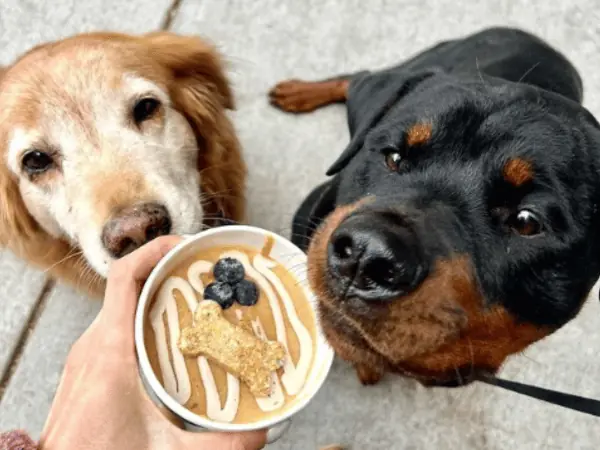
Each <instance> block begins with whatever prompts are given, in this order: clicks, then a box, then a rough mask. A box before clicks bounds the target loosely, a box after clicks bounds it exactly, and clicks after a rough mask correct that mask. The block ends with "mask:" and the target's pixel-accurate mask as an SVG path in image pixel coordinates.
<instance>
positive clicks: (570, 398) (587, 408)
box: [477, 373, 600, 417]
mask: <svg viewBox="0 0 600 450" xmlns="http://www.w3.org/2000/svg"><path fill="white" fill-rule="evenodd" d="M477 380H479V381H481V382H483V383H486V384H489V385H491V386H498V387H501V388H503V389H506V390H509V391H513V392H517V393H519V394H523V395H527V396H528V397H532V398H536V399H538V400H542V401H544V402H548V403H552V404H554V405H558V406H562V407H564V408H569V409H573V410H575V411H579V412H582V413H586V414H590V415H592V416H596V417H600V400H595V399H591V398H586V397H580V396H578V395H572V394H565V393H564V392H558V391H553V390H551V389H544V388H541V387H537V386H531V385H529V384H523V383H518V382H516V381H508V380H503V379H501V378H496V377H495V376H494V375H491V374H488V373H481V374H479V375H478V377H477Z"/></svg>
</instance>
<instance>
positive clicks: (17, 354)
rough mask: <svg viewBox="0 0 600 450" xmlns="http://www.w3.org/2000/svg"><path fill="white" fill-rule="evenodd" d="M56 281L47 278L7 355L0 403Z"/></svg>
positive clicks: (1, 379) (1, 381) (1, 384)
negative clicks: (11, 349)
mask: <svg viewBox="0 0 600 450" xmlns="http://www.w3.org/2000/svg"><path fill="white" fill-rule="evenodd" d="M55 284H56V282H55V280H54V279H52V278H47V279H46V281H45V283H44V286H43V287H42V290H41V291H40V293H39V295H38V297H37V300H36V302H35V304H34V306H33V308H32V309H31V312H30V313H29V317H28V318H27V325H26V326H24V327H23V330H22V331H21V334H20V335H19V338H18V340H17V345H16V346H15V348H14V350H13V352H12V354H11V355H10V357H9V361H10V362H9V364H8V366H7V368H6V370H5V371H4V373H2V377H1V378H0V403H1V402H2V399H3V397H4V394H5V392H6V388H7V387H8V384H9V383H10V381H11V379H12V377H13V375H14V373H15V371H16V370H17V367H18V366H19V362H20V361H21V357H22V356H23V352H24V351H25V348H26V347H27V343H28V342H29V338H30V337H31V335H32V334H33V331H34V330H35V327H36V325H37V323H38V321H39V320H40V317H42V313H43V312H44V309H45V308H46V304H47V303H48V298H49V297H50V293H51V292H52V288H54V286H55Z"/></svg>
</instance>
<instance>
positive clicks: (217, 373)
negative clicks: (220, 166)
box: [135, 225, 334, 443]
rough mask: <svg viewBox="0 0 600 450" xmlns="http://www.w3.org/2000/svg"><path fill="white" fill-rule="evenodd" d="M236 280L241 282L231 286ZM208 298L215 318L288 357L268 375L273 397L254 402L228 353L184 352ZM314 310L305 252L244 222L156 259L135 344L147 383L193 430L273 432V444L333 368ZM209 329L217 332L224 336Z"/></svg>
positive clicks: (161, 402) (188, 241)
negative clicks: (185, 337) (185, 335)
mask: <svg viewBox="0 0 600 450" xmlns="http://www.w3.org/2000/svg"><path fill="white" fill-rule="evenodd" d="M217 263H219V264H217ZM217 266H220V269H222V268H223V267H225V266H227V267H229V268H230V269H231V268H232V267H233V268H235V269H236V270H237V269H239V270H238V271H237V272H235V273H234V272H232V273H234V275H235V276H232V275H231V274H227V273H225V272H224V271H223V270H220V269H219V270H220V271H219V270H215V267H217ZM234 266H235V267H234ZM241 267H243V269H241ZM240 274H241V275H240ZM238 275H240V276H241V277H243V282H242V281H241V279H235V280H234V278H236V277H238ZM228 277H229V279H228ZM232 280H233V281H232ZM236 283H237V284H236ZM242 283H245V287H244V289H241V288H240V287H239V286H240V285H241V284H242ZM211 285H212V286H211ZM217 285H218V286H217ZM225 285H227V286H225ZM248 285H251V286H252V285H253V286H254V287H255V290H254V291H253V289H248V288H247V287H248ZM215 286H216V288H215ZM240 289H241V290H240ZM248 292H251V293H252V292H254V298H251V297H248V295H247V294H248ZM215 293H217V294H218V295H216V294H215ZM231 293H232V295H230V294H231ZM236 293H237V294H236ZM236 295H237V297H236ZM207 301H210V302H211V304H210V308H209V309H211V308H212V309H214V308H215V305H216V304H218V305H219V306H220V307H221V308H222V310H221V311H219V312H218V314H219V315H222V316H223V318H225V319H227V320H228V321H229V322H231V324H232V326H234V327H239V328H240V329H244V330H245V332H248V333H250V334H253V336H252V337H253V338H259V339H260V340H262V341H265V344H269V345H275V344H276V345H277V346H279V347H281V350H282V353H281V354H283V355H284V358H283V359H282V360H281V364H280V365H279V366H280V367H281V368H280V369H278V370H276V371H273V372H272V374H271V375H272V384H271V389H270V390H269V394H268V395H266V396H262V394H261V395H258V396H257V395H256V391H251V390H250V389H249V388H248V383H247V381H248V380H247V376H246V377H240V376H238V375H239V374H236V373H230V372H228V371H227V368H230V369H231V368H235V367H238V365H239V364H231V363H232V362H235V363H237V362H239V361H230V362H229V364H227V361H225V360H223V361H218V358H219V356H220V353H223V354H224V355H225V354H227V353H228V352H227V351H224V352H214V351H213V352H211V354H209V355H202V354H200V355H195V354H194V355H193V356H190V353H189V352H187V353H186V352H182V348H181V347H180V346H181V342H180V341H181V339H180V338H181V336H182V333H184V331H185V330H190V329H194V330H196V331H197V330H198V329H200V328H202V327H200V328H198V325H203V324H202V323H201V324H199V323H198V322H197V320H200V319H199V318H200V317H202V316H201V315H196V316H194V313H195V312H196V310H198V305H199V304H201V303H202V304H203V305H205V303H203V302H207ZM316 306H317V304H316V299H315V298H314V295H313V294H312V292H311V291H310V288H309V287H308V284H307V277H306V255H305V254H304V253H303V252H302V251H301V250H300V249H298V248H297V247H296V246H295V245H293V244H292V243H291V242H289V241H288V240H286V239H284V238H283V237H281V236H278V235H276V234H273V233H270V232H268V231H265V230H262V229H260V228H256V227H251V226H244V225H232V226H227V227H221V228H215V229H211V230H208V231H204V232H202V233H199V234H197V235H195V236H190V237H188V238H186V240H184V241H182V242H181V243H180V244H179V245H177V246H176V247H175V248H174V249H173V250H171V251H170V252H169V253H168V254H167V255H166V256H165V257H164V258H163V259H162V260H161V261H160V262H159V264H158V265H157V266H156V267H155V269H154V270H153V271H152V273H151V274H150V277H149V278H148V280H147V281H146V283H145V285H144V287H143V289H142V293H141V295H140V301H139V304H138V308H137V311H136V318H135V345H136V350H137V356H138V361H139V365H140V371H141V378H142V381H143V383H144V386H145V388H146V390H147V392H148V393H149V395H150V397H151V398H152V399H153V401H154V402H155V403H156V404H157V405H159V406H163V407H165V408H166V409H168V410H169V411H170V412H171V413H173V414H174V415H175V417H177V418H179V419H180V420H181V421H182V423H183V424H184V427H185V428H186V429H188V430H191V431H206V430H209V431H221V432H236V431H250V430H262V429H267V430H268V434H267V442H268V443H272V442H274V441H276V440H277V439H279V438H280V437H281V436H282V435H283V434H284V433H285V431H286V430H287V428H288V426H289V425H290V422H291V419H292V417H293V416H294V415H295V414H297V413H298V412H299V411H301V410H302V409H304V407H306V405H308V403H309V402H310V401H311V400H312V398H313V397H314V396H315V395H316V394H317V392H318V391H319V389H320V388H321V386H322V385H323V383H324V381H325V379H326V377H327V375H328V373H329V370H330V368H331V364H332V362H333V357H334V355H333V351H332V349H331V348H330V347H329V345H328V344H327V342H326V341H325V338H324V337H323V336H322V335H321V333H320V331H319V330H320V328H319V326H318V316H317V313H316ZM195 320H196V322H195ZM228 327H229V325H228ZM232 330H233V329H230V327H229V328H228V331H227V332H228V333H231V332H234V331H235V330H233V331H232ZM212 333H213V334H214V335H217V336H219V335H220V333H219V332H218V330H214V329H213V330H212ZM246 337H248V336H246ZM211 339H212V338H211ZM254 340H256V339H254ZM241 341H244V339H242V340H241ZM246 341H247V340H246ZM228 342H231V339H229V340H228ZM228 342H225V343H224V344H225V345H227V343H228ZM211 345H213V343H212V342H211ZM184 350H185V348H184ZM229 353H230V354H237V355H239V352H237V353H236V352H229ZM250 353H251V352H250ZM250 353H249V354H250ZM255 353H256V352H255ZM215 356H216V359H215ZM223 358H226V356H223Z"/></svg>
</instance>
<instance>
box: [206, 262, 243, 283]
mask: <svg viewBox="0 0 600 450" xmlns="http://www.w3.org/2000/svg"><path fill="white" fill-rule="evenodd" d="M213 275H214V276H215V278H216V280H217V281H221V282H222V283H231V284H236V283H239V282H240V281H242V280H243V279H244V277H245V276H246V271H245V270H244V265H243V264H242V263H241V262H239V261H238V260H237V259H235V258H223V259H220V260H218V261H217V262H216V264H215V267H213Z"/></svg>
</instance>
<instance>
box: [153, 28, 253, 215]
mask: <svg viewBox="0 0 600 450" xmlns="http://www.w3.org/2000/svg"><path fill="white" fill-rule="evenodd" d="M143 39H145V40H146V41H147V45H149V47H150V52H151V55H152V57H153V58H155V59H156V60H157V61H158V62H159V63H160V64H161V65H162V66H163V67H165V68H166V69H167V70H169V71H170V72H171V76H172V82H171V83H170V86H169V95H170V96H171V99H172V100H173V104H174V106H175V108H176V109H177V110H179V111H180V112H181V113H182V114H183V115H184V116H185V118H186V119H187V120H188V122H189V124H190V125H191V127H192V129H193V130H194V134H195V135H196V139H197V141H198V146H199V148H200V149H201V151H200V153H199V157H198V170H200V171H202V177H201V189H202V194H203V196H204V198H205V205H204V209H205V212H206V216H207V220H209V221H210V223H211V224H213V221H214V224H217V223H220V221H221V219H225V221H230V220H233V221H236V222H237V221H241V220H243V219H244V209H245V208H244V204H245V201H244V189H245V180H246V166H245V164H244V161H243V158H242V155H241V151H240V145H239V142H238V139H237V136H236V133H235V130H234V128H233V125H232V123H231V121H230V120H229V118H228V117H227V115H226V114H225V111H224V109H225V108H229V109H233V107H234V99H233V93H232V90H231V87H230V84H229V80H228V79H227V77H226V75H225V70H224V68H223V66H222V60H221V57H220V55H219V53H218V52H217V51H216V50H215V48H213V47H212V46H211V45H209V44H208V43H207V42H205V41H204V40H202V39H200V38H197V37H188V36H180V35H177V34H174V33H170V32H157V33H150V34H147V35H145V36H144V37H143ZM209 217H210V219H208V218H209Z"/></svg>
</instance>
